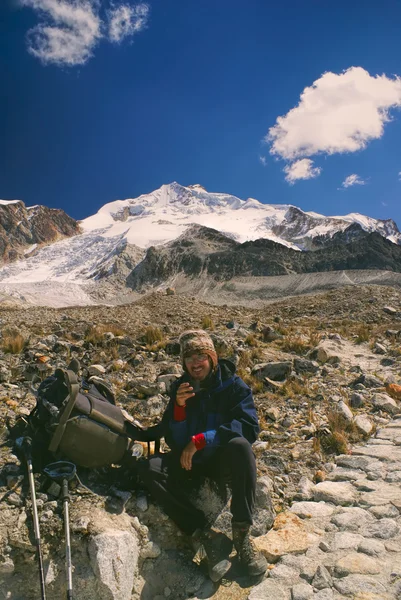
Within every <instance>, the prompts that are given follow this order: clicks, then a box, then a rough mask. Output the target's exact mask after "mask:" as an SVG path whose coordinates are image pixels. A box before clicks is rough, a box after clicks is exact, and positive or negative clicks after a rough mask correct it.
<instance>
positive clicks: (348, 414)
mask: <svg viewBox="0 0 401 600" xmlns="http://www.w3.org/2000/svg"><path fill="white" fill-rule="evenodd" d="M336 412H337V413H338V414H339V415H341V416H342V417H343V418H344V419H345V421H348V422H349V423H351V421H352V420H353V418H354V415H353V414H352V410H351V409H350V408H349V406H348V405H347V404H345V402H344V400H340V402H338V403H337V406H336Z"/></svg>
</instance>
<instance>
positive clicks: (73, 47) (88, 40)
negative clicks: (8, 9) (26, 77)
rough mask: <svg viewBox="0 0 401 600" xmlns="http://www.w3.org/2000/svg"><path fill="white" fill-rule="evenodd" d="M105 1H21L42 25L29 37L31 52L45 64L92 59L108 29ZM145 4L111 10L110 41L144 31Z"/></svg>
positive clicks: (147, 10)
mask: <svg viewBox="0 0 401 600" xmlns="http://www.w3.org/2000/svg"><path fill="white" fill-rule="evenodd" d="M101 1H102V0H20V2H21V4H22V5H23V6H27V7H30V8H32V9H33V10H35V11H37V12H38V14H39V16H40V18H41V22H40V23H39V24H38V25H36V26H35V27H33V28H32V29H30V30H29V31H28V34H27V44H28V51H29V52H30V53H31V54H33V55H34V56H36V57H37V58H39V59H40V60H41V61H42V62H43V63H44V64H48V63H53V64H56V65H67V66H75V65H83V64H85V63H86V62H87V61H88V59H89V58H90V57H91V56H92V54H93V50H94V48H95V46H96V45H97V44H98V42H99V41H100V40H101V39H102V38H105V37H106V35H105V32H106V30H107V27H106V25H105V23H104V22H103V19H102V17H101V15H100V11H101ZM148 13H149V7H148V5H146V4H143V3H141V4H137V5H136V6H128V5H125V4H124V5H121V6H115V7H113V9H112V10H111V11H110V14H109V18H110V22H109V34H110V39H111V41H121V40H122V39H123V38H124V37H126V36H127V35H132V34H134V33H136V32H137V31H140V30H141V29H143V27H144V25H145V23H146V21H147V18H148Z"/></svg>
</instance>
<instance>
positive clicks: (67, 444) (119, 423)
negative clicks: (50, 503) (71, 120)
mask: <svg viewBox="0 0 401 600" xmlns="http://www.w3.org/2000/svg"><path fill="white" fill-rule="evenodd" d="M29 422H30V425H31V426H32V428H33V430H34V431H35V432H37V433H38V437H40V436H42V439H45V440H46V442H47V444H48V450H49V451H50V452H51V453H52V454H53V455H54V454H55V455H56V456H59V455H61V456H63V457H65V458H67V459H69V460H71V461H72V462H74V463H75V464H76V465H79V466H81V467H88V468H96V467H103V466H107V465H111V464H117V463H120V462H121V460H122V459H123V457H124V455H125V454H126V453H127V451H128V450H129V448H130V446H131V445H132V441H131V439H130V435H129V434H131V436H132V435H135V432H136V431H138V430H137V428H136V427H135V425H133V424H132V423H131V422H130V421H129V415H128V414H124V413H123V411H122V410H121V409H120V408H119V407H118V406H116V405H115V399H114V395H113V393H112V391H111V390H110V389H109V388H108V387H107V386H106V385H105V384H104V383H103V382H102V381H101V380H100V379H99V378H97V377H90V378H89V379H87V380H82V381H81V382H79V381H78V379H77V375H76V374H75V373H74V372H73V371H70V370H64V369H56V371H55V372H54V375H51V376H50V377H47V378H46V379H45V380H44V381H42V383H41V384H40V386H39V388H38V391H37V402H36V406H35V408H34V409H33V411H32V412H31V414H30V415H29ZM136 425H139V424H136Z"/></svg>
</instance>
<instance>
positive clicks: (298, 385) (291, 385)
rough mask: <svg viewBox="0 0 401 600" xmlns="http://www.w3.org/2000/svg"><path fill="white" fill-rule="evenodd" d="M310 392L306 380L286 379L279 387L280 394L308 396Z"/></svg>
mask: <svg viewBox="0 0 401 600" xmlns="http://www.w3.org/2000/svg"><path fill="white" fill-rule="evenodd" d="M309 393H310V389H309V385H308V381H307V380H304V381H298V380H297V379H287V381H286V382H285V383H284V384H283V385H282V386H281V388H280V389H279V394H281V395H282V396H289V397H293V396H308V395H309Z"/></svg>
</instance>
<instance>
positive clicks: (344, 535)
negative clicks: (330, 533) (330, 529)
mask: <svg viewBox="0 0 401 600" xmlns="http://www.w3.org/2000/svg"><path fill="white" fill-rule="evenodd" d="M362 540H363V536H362V535H360V534H357V533H349V532H348V531H339V532H337V533H335V534H334V539H333V544H332V550H333V551H335V550H355V549H356V548H357V547H358V546H359V544H360V543H361V542H362Z"/></svg>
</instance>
